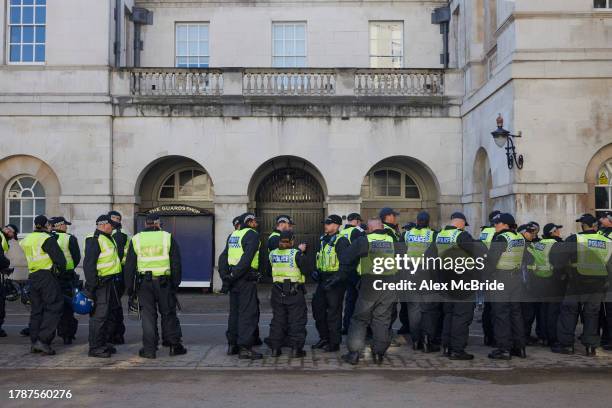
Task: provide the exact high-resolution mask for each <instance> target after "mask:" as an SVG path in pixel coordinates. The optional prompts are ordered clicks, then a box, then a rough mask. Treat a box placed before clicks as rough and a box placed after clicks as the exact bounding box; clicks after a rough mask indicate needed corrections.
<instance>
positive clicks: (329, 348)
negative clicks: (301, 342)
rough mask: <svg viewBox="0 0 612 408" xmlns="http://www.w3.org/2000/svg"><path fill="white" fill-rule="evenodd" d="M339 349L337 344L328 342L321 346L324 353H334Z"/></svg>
mask: <svg viewBox="0 0 612 408" xmlns="http://www.w3.org/2000/svg"><path fill="white" fill-rule="evenodd" d="M339 350H340V345H339V344H331V343H328V344H327V345H326V346H325V347H323V351H325V352H326V353H334V352H336V351H339Z"/></svg>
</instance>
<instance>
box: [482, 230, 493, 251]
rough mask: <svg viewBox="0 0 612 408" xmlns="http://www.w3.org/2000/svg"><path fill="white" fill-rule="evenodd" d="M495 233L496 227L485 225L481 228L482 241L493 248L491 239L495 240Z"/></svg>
mask: <svg viewBox="0 0 612 408" xmlns="http://www.w3.org/2000/svg"><path fill="white" fill-rule="evenodd" d="M494 235H495V228H494V227H485V228H483V229H482V230H480V238H479V239H480V241H482V243H483V244H485V245H486V247H487V248H491V241H493V236H494Z"/></svg>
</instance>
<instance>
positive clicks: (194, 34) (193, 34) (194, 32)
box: [187, 24, 198, 41]
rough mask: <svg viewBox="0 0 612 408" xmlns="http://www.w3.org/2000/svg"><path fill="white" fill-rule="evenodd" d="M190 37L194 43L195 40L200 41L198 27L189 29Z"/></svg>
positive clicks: (194, 26)
mask: <svg viewBox="0 0 612 408" xmlns="http://www.w3.org/2000/svg"><path fill="white" fill-rule="evenodd" d="M187 30H188V34H187V35H188V36H189V41H193V40H197V39H198V26H197V25H193V24H192V25H190V26H189V27H188V28H187Z"/></svg>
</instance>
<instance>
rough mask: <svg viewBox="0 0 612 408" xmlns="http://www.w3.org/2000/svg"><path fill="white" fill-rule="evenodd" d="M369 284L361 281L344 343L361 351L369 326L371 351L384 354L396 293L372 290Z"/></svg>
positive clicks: (389, 337) (349, 347)
mask: <svg viewBox="0 0 612 408" xmlns="http://www.w3.org/2000/svg"><path fill="white" fill-rule="evenodd" d="M362 279H363V278H362ZM371 285H372V283H371V282H369V283H368V282H362V285H361V288H360V289H359V295H358V296H357V303H356V304H355V312H354V313H353V317H352V319H351V325H350V327H349V332H348V337H347V341H346V343H347V347H348V350H349V351H352V352H359V351H361V350H362V349H363V348H364V347H365V340H366V334H367V330H368V326H369V327H370V328H371V329H372V351H373V352H374V353H377V354H384V353H385V352H386V351H387V349H388V348H389V345H390V344H391V330H389V324H390V323H391V314H392V311H393V308H394V307H396V304H397V294H396V293H395V292H394V291H391V290H380V291H372V290H371V289H370V288H371Z"/></svg>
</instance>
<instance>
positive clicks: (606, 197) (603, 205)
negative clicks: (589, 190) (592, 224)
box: [595, 160, 612, 215]
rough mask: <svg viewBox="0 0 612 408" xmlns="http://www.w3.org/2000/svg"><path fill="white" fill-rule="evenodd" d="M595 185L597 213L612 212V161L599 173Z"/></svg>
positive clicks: (602, 167)
mask: <svg viewBox="0 0 612 408" xmlns="http://www.w3.org/2000/svg"><path fill="white" fill-rule="evenodd" d="M596 183H597V184H596V185H595V211H596V212H597V213H598V215H599V213H601V212H603V211H612V160H608V161H607V162H606V163H604V165H603V166H601V168H600V169H599V171H598V172H597V178H596Z"/></svg>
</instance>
